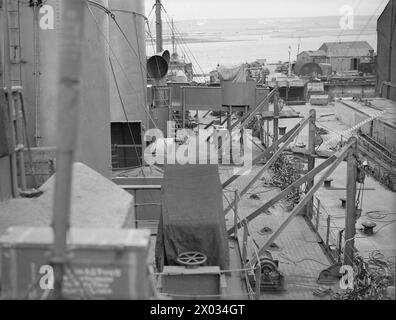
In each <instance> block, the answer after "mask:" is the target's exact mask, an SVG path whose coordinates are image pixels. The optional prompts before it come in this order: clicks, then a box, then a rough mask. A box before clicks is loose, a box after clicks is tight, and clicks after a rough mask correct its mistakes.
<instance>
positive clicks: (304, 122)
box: [224, 114, 312, 214]
mask: <svg viewBox="0 0 396 320" xmlns="http://www.w3.org/2000/svg"><path fill="white" fill-rule="evenodd" d="M311 116H312V115H311V114H310V115H309V116H308V117H307V118H306V119H304V120H303V121H301V122H300V123H299V127H298V128H297V129H296V130H295V131H294V133H293V134H291V135H290V137H289V138H288V139H287V140H286V141H285V143H284V144H283V146H281V147H280V148H279V149H278V150H277V151H276V152H275V153H274V155H273V156H272V157H271V158H270V159H269V160H268V161H267V162H266V164H265V165H264V166H263V167H262V168H261V169H260V171H259V172H258V173H257V174H256V175H255V176H254V177H253V179H252V180H250V182H249V183H248V184H247V186H245V188H243V190H242V191H241V192H240V196H241V197H242V196H243V195H244V194H245V193H246V192H247V191H248V190H249V189H250V188H251V187H252V186H253V184H254V183H255V182H256V181H257V180H258V179H259V178H260V177H261V176H262V174H263V173H264V172H265V171H266V170H267V169H268V168H269V167H270V166H271V165H272V164H273V163H274V162H275V161H276V160H277V159H278V157H279V156H280V155H281V154H282V152H283V150H284V149H286V147H287V146H288V145H289V144H290V143H291V142H292V141H293V140H294V138H295V137H296V136H297V135H298V134H299V133H300V132H301V130H302V129H303V128H304V127H305V125H306V124H307V123H308V122H309V120H310V118H311ZM233 206H234V202H232V203H231V204H230V205H229V206H228V207H227V208H226V209H225V211H224V214H227V213H228V212H229V211H230V210H231V208H232V207H233Z"/></svg>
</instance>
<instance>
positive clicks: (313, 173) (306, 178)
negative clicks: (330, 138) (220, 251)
mask: <svg viewBox="0 0 396 320" xmlns="http://www.w3.org/2000/svg"><path fill="white" fill-rule="evenodd" d="M336 160H337V157H336V156H335V155H333V156H331V157H330V158H328V159H327V160H326V161H324V162H322V163H321V164H320V165H319V166H317V167H316V168H314V169H313V170H312V171H310V172H308V173H307V174H306V175H304V176H303V177H301V178H300V179H298V180H297V181H295V182H294V183H292V184H291V185H289V186H288V187H287V188H286V189H284V190H282V191H281V192H280V193H278V194H277V195H276V196H275V197H273V198H272V199H271V200H269V201H268V202H266V203H265V204H264V205H263V206H261V207H260V208H258V209H257V210H255V211H254V212H252V213H251V214H250V215H248V216H247V217H246V218H244V219H243V220H244V221H247V222H250V221H252V220H253V219H255V218H256V217H258V216H259V215H260V214H261V213H263V212H265V211H266V210H268V209H269V208H271V207H272V206H273V205H274V204H276V203H277V202H278V201H280V200H281V199H283V198H284V197H286V196H287V195H288V194H289V193H290V192H292V191H293V189H294V188H297V187H299V186H301V185H302V184H303V183H305V182H307V181H309V180H310V179H312V177H314V176H316V175H317V174H318V173H320V172H321V171H323V170H324V169H326V168H327V167H328V166H330V165H331V164H332V163H333V162H334V161H336ZM242 227H243V223H242V222H239V223H238V226H237V228H238V229H239V228H242ZM234 229H235V227H232V228H231V229H229V230H228V235H232V234H233V232H234Z"/></svg>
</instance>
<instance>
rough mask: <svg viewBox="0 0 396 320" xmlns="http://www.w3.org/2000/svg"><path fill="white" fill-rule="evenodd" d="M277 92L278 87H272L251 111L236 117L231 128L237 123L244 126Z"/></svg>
mask: <svg viewBox="0 0 396 320" xmlns="http://www.w3.org/2000/svg"><path fill="white" fill-rule="evenodd" d="M276 92H278V88H277V87H276V88H274V89H273V90H272V91H271V92H270V93H269V94H268V95H267V96H266V97H265V99H264V100H263V101H261V103H259V105H258V106H257V107H256V108H254V109H253V110H252V111H251V112H249V113H248V114H247V115H245V116H244V117H242V118H240V119H238V120H237V121H236V122H235V123H233V125H232V126H231V130H233V129H235V127H236V126H238V125H239V124H241V125H242V126H244V125H245V124H247V123H249V121H250V119H251V118H252V117H254V116H255V115H256V114H257V113H258V112H260V111H261V109H262V108H263V107H264V105H265V104H266V103H267V102H268V101H269V100H270V99H271V98H272V97H273V96H274V94H275V93H276Z"/></svg>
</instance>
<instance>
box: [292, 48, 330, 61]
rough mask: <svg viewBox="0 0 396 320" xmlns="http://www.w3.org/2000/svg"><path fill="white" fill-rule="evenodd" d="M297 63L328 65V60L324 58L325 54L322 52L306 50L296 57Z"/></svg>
mask: <svg viewBox="0 0 396 320" xmlns="http://www.w3.org/2000/svg"><path fill="white" fill-rule="evenodd" d="M297 61H302V62H315V63H318V64H319V63H328V58H327V56H326V52H324V51H323V50H316V51H312V50H307V51H303V52H300V53H299V54H298V55H297Z"/></svg>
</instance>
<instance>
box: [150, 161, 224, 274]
mask: <svg viewBox="0 0 396 320" xmlns="http://www.w3.org/2000/svg"><path fill="white" fill-rule="evenodd" d="M161 204H162V214H161V219H160V223H159V226H158V236H157V242H156V248H155V251H156V252H155V253H156V254H155V256H156V265H157V269H158V270H160V271H162V269H163V267H164V265H165V266H172V265H173V266H175V265H180V263H179V262H178V259H177V258H178V256H179V255H180V254H183V253H186V252H191V251H194V252H200V253H202V254H204V255H205V256H206V257H207V259H206V261H205V262H204V263H203V264H202V266H219V267H220V268H221V269H227V268H228V265H229V249H228V239H227V232H226V226H225V219H224V212H223V201H222V188H221V182H220V178H219V172H218V166H217V165H190V164H186V165H178V164H176V165H166V166H165V170H164V182H163V187H162V200H161Z"/></svg>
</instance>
